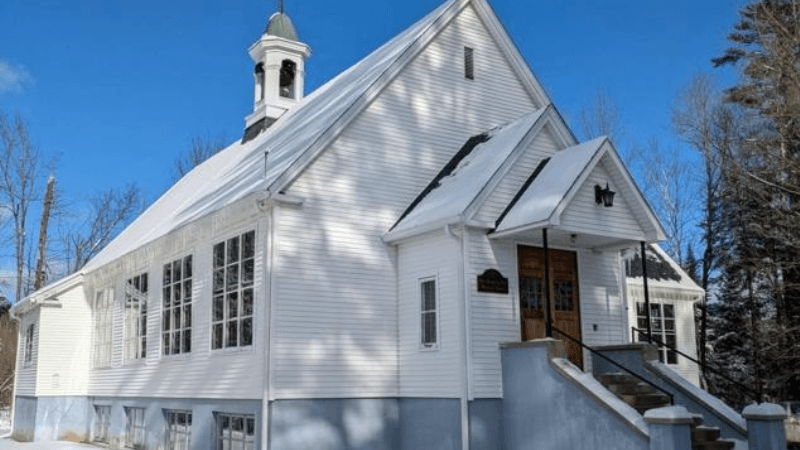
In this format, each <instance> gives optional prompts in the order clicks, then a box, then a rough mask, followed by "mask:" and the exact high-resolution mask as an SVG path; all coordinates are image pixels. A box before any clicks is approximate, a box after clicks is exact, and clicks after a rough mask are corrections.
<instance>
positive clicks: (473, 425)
mask: <svg viewBox="0 0 800 450" xmlns="http://www.w3.org/2000/svg"><path fill="white" fill-rule="evenodd" d="M502 442H503V400H501V399H499V398H487V399H475V400H473V401H471V402H469V448H470V450H502V448H503V446H502Z"/></svg>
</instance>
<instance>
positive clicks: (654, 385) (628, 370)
mask: <svg viewBox="0 0 800 450" xmlns="http://www.w3.org/2000/svg"><path fill="white" fill-rule="evenodd" d="M553 331H555V332H556V333H558V334H560V335H561V336H564V337H565V338H567V339H569V340H570V341H572V342H574V343H576V344H578V345H580V346H581V347H582V348H585V349H586V350H589V351H590V352H592V354H593V355H597V356H599V357H601V358H603V359H605V360H606V361H608V362H610V363H611V364H613V365H615V366H617V367H619V368H620V369H622V370H624V371H625V372H627V373H628V374H630V375H633V376H634V377H636V378H637V379H639V380H640V381H644V382H645V383H647V384H649V385H650V386H652V387H654V388H655V389H656V390H658V391H659V392H661V393H663V394H665V395H666V396H667V397H669V404H670V405H674V404H675V399H674V398H673V396H672V394H671V393H669V392H667V391H665V390H664V389H661V388H660V387H658V385H656V384H655V383H653V382H651V381H650V380H648V379H646V378H644V377H642V376H641V375H639V374H637V373H636V372H633V371H631V370H630V369H628V368H626V367H624V366H622V365H621V364H619V363H618V362H616V361H614V360H613V359H611V358H609V357H608V356H606V355H604V354H602V353H600V352H598V351H597V350H595V349H593V348H592V347H589V346H588V345H586V344H584V343H583V341H582V340H580V339H576V338H574V337H572V336H570V335H569V334H567V333H565V332H563V331H561V330H559V329H558V328H556V327H553Z"/></svg>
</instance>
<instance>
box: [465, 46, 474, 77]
mask: <svg viewBox="0 0 800 450" xmlns="http://www.w3.org/2000/svg"><path fill="white" fill-rule="evenodd" d="M464 78H466V79H468V80H474V79H475V50H474V49H473V48H472V47H464Z"/></svg>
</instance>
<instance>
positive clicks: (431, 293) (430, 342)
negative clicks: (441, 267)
mask: <svg viewBox="0 0 800 450" xmlns="http://www.w3.org/2000/svg"><path fill="white" fill-rule="evenodd" d="M420 297H421V300H422V301H421V305H420V312H421V324H420V327H421V329H420V331H421V333H420V339H421V343H422V346H423V347H426V348H430V347H435V346H436V342H437V341H436V280H435V279H430V280H423V281H422V282H420Z"/></svg>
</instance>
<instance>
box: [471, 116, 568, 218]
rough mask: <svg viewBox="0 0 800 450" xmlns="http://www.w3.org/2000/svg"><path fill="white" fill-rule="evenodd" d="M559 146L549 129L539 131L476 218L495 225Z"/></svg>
mask: <svg viewBox="0 0 800 450" xmlns="http://www.w3.org/2000/svg"><path fill="white" fill-rule="evenodd" d="M557 150H559V146H558V144H557V143H556V140H555V139H554V138H553V136H552V134H551V132H550V131H549V129H548V127H545V128H543V129H542V130H541V131H539V134H538V135H537V136H536V137H535V138H534V140H533V141H532V142H531V143H530V144H528V146H527V148H526V149H525V151H524V153H523V154H521V155H520V157H519V159H518V160H517V161H516V163H515V164H514V166H513V167H512V168H511V170H510V171H509V172H508V173H507V174H506V175H505V176H504V177H503V179H502V180H501V181H500V183H499V184H498V185H497V187H496V188H495V189H494V190H493V191H492V193H491V195H489V197H488V198H487V199H486V201H485V202H484V204H483V205H482V206H481V208H480V209H479V210H478V213H477V214H476V215H475V218H476V219H477V220H478V221H481V222H489V223H494V222H495V221H497V219H498V218H499V217H500V215H501V214H502V213H503V211H505V209H506V208H507V207H508V205H509V204H510V203H511V201H512V200H513V199H514V196H516V195H517V193H518V192H519V190H520V189H521V188H522V186H523V185H524V184H525V181H527V180H528V178H529V177H530V176H531V174H533V172H534V171H535V170H536V167H538V166H539V164H540V163H541V162H542V160H543V159H544V158H549V157H550V156H552V155H553V154H554V153H555V152H556V151H557Z"/></svg>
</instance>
